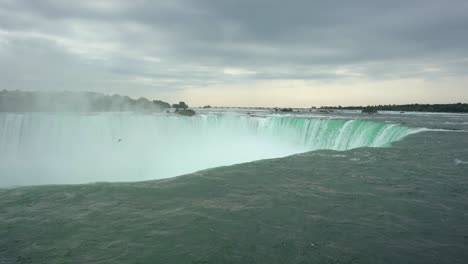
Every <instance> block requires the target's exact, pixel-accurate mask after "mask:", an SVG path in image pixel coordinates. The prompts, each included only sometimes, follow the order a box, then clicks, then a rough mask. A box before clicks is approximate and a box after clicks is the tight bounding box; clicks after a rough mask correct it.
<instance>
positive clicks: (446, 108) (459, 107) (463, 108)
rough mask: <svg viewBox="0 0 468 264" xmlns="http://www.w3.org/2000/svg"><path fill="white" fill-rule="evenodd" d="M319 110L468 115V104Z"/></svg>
mask: <svg viewBox="0 0 468 264" xmlns="http://www.w3.org/2000/svg"><path fill="white" fill-rule="evenodd" d="M320 108H321V109H333V110H335V109H336V110H367V111H395V112H430V113H468V104H465V103H456V104H404V105H369V106H344V107H341V106H322V107H320Z"/></svg>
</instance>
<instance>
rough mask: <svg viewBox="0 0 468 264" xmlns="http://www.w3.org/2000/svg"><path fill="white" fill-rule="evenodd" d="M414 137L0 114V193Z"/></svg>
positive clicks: (271, 121) (297, 126) (314, 127)
mask: <svg viewBox="0 0 468 264" xmlns="http://www.w3.org/2000/svg"><path fill="white" fill-rule="evenodd" d="M418 131H420V130H418V129H413V128H409V127H405V126H402V125H398V124H386V123H380V122H373V121H366V120H342V119H320V118H306V117H292V116H269V117H264V118H262V117H251V116H248V115H235V114H205V115H198V116H195V117H192V118H190V117H183V116H174V115H150V114H148V115H144V114H131V113H100V114H92V115H89V114H65V113H59V114H49V113H25V114H22V113H2V114H0V156H1V157H2V159H1V160H0V186H15V185H35V184H61V183H86V182H96V181H138V180H149V179H161V178H167V177H173V176H177V175H182V174H185V173H190V172H194V171H197V170H201V169H206V168H212V167H218V166H223V165H231V164H236V163H242V162H248V161H253V160H259V159H266V158H275V157H283V156H287V155H291V154H295V153H301V152H306V151H311V150H318V149H333V150H348V149H352V148H358V147H365V146H368V147H384V146H388V145H389V144H390V143H391V142H394V141H397V140H400V139H402V138H403V137H405V136H407V135H409V134H411V133H416V132H418Z"/></svg>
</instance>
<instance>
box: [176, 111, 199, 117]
mask: <svg viewBox="0 0 468 264" xmlns="http://www.w3.org/2000/svg"><path fill="white" fill-rule="evenodd" d="M176 113H177V114H179V115H183V116H194V115H195V114H196V113H195V111H193V110H192V109H184V110H179V111H176Z"/></svg>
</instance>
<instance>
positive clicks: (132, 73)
mask: <svg viewBox="0 0 468 264" xmlns="http://www.w3.org/2000/svg"><path fill="white" fill-rule="evenodd" d="M467 14H468V1H466V0H448V1H441V0H437V1H435V0H416V1H411V0H393V1H388V0H386V1H377V0H355V1H341V0H340V1H335V0H328V1H313V0H299V1H294V0H291V1H284V0H230V1H227V0H165V1H162V0H161V1H157V0H153V1H145V0H133V1H130V0H127V1H122V0H112V1H111V0H89V1H88V0H81V1H66V0H0V80H1V84H2V85H1V89H9V90H11V89H22V90H73V91H81V90H83V91H98V92H104V93H107V94H113V93H119V94H123V95H130V96H132V97H139V96H145V97H148V98H150V99H162V100H167V101H170V102H175V101H178V100H186V101H187V102H188V103H189V104H190V105H205V104H211V105H231V106H297V107H309V106H312V105H315V106H320V105H356V104H381V103H411V102H419V103H451V102H459V101H463V102H467V101H468V15H467Z"/></svg>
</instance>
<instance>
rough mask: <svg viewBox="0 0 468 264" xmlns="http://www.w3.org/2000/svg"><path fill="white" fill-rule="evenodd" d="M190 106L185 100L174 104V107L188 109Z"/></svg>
mask: <svg viewBox="0 0 468 264" xmlns="http://www.w3.org/2000/svg"><path fill="white" fill-rule="evenodd" d="M188 107H189V106H188V105H187V104H186V103H185V102H179V103H178V104H173V105H172V108H175V109H176V110H178V109H187V108H188Z"/></svg>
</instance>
